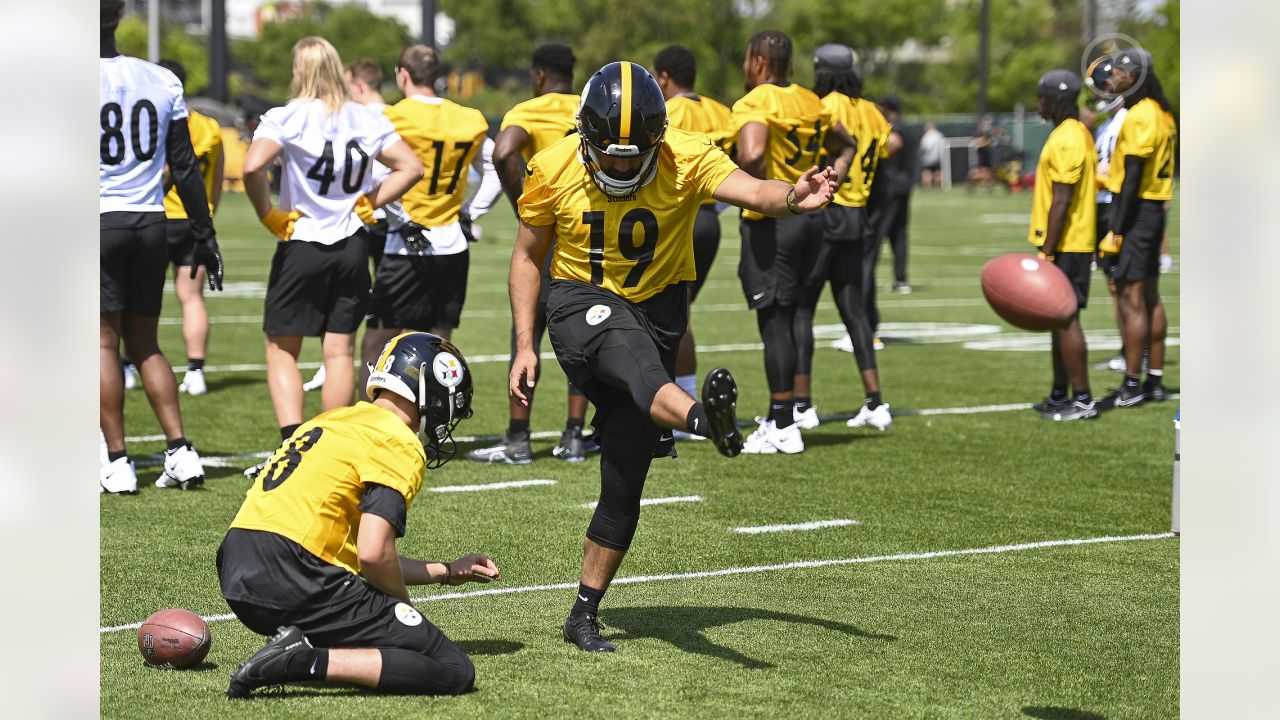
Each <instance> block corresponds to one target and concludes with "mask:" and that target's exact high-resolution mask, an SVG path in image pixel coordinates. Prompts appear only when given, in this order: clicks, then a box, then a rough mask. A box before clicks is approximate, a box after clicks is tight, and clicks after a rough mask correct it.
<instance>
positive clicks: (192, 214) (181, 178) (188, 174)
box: [164, 118, 214, 245]
mask: <svg viewBox="0 0 1280 720" xmlns="http://www.w3.org/2000/svg"><path fill="white" fill-rule="evenodd" d="M164 143H165V152H166V153H167V154H166V158H167V159H168V161H169V178H170V180H171V182H173V184H174V186H175V187H176V188H178V197H180V198H182V206H183V207H185V208H186V210H187V217H188V218H189V220H190V222H191V234H192V235H194V236H195V239H196V241H197V242H200V243H204V244H206V245H207V244H209V243H210V242H212V241H213V237H214V236H213V221H212V220H211V219H210V218H209V194H208V193H206V192H205V189H204V178H202V177H200V167H199V165H198V164H197V163H196V151H195V149H194V148H192V147H191V130H190V128H188V127H187V119H186V118H182V119H181V120H175V121H173V122H171V123H169V134H168V135H167V136H166V137H165V140H164Z"/></svg>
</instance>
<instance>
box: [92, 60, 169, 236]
mask: <svg viewBox="0 0 1280 720" xmlns="http://www.w3.org/2000/svg"><path fill="white" fill-rule="evenodd" d="M98 68H99V73H98V90H99V99H100V103H101V109H100V111H99V130H100V132H99V136H98V137H99V154H98V198H99V200H98V211H99V212H104V213H105V212H121V211H124V212H163V211H164V188H163V186H162V183H161V178H162V176H163V172H164V164H165V139H166V138H167V137H168V136H169V125H170V123H173V122H176V121H179V120H182V119H183V118H185V117H187V104H186V102H185V101H184V100H183V99H182V83H180V82H178V78H177V77H176V76H175V75H174V74H173V73H171V72H169V71H168V70H165V69H164V68H162V67H160V66H159V65H152V64H151V63H149V62H146V61H143V60H139V59H137V58H132V57H127V56H124V55H117V56H115V57H110V58H101V59H100V60H99V61H98Z"/></svg>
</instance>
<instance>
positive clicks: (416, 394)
mask: <svg viewBox="0 0 1280 720" xmlns="http://www.w3.org/2000/svg"><path fill="white" fill-rule="evenodd" d="M365 388H366V392H368V393H369V395H370V396H371V397H372V396H373V394H374V392H375V391H377V390H386V391H388V392H391V393H394V394H396V395H399V396H400V397H403V398H404V399H406V400H409V401H410V402H412V403H413V404H414V405H415V406H416V407H417V410H418V438H419V440H421V441H422V444H423V446H424V447H426V449H427V454H428V455H429V456H430V458H431V462H430V463H428V467H439V466H440V465H443V464H444V463H445V462H447V461H448V460H449V458H451V457H453V452H452V446H453V439H452V433H453V429H454V428H455V427H457V424H458V423H459V422H460V421H462V420H464V419H466V418H468V417H471V397H472V392H473V385H472V379H471V370H470V368H469V367H468V366H467V363H466V360H465V359H464V358H463V356H462V353H461V352H460V351H459V350H458V348H457V347H455V346H454V345H453V343H451V342H449V341H448V340H445V339H444V338H441V337H439V336H437V335H432V334H431V333H423V332H414V333H404V334H402V335H399V336H397V337H395V338H392V339H391V341H390V342H388V343H387V345H386V346H385V347H384V348H383V350H382V353H381V355H379V357H378V360H377V362H376V363H374V365H373V366H372V371H371V372H370V375H369V381H368V383H367V384H366V385H365ZM446 442H447V443H448V445H449V448H448V449H446V448H445V447H443V445H442V443H446Z"/></svg>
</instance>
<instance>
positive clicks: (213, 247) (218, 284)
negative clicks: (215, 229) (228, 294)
mask: <svg viewBox="0 0 1280 720" xmlns="http://www.w3.org/2000/svg"><path fill="white" fill-rule="evenodd" d="M193 260H194V262H192V263H191V279H192V280H195V279H196V274H197V273H198V272H199V268H202V267H203V268H204V269H205V272H206V273H208V279H209V289H210V290H221V289H222V253H221V252H219V251H218V241H217V240H215V239H213V238H209V242H208V243H199V242H198V243H196V247H195V254H194V256H193Z"/></svg>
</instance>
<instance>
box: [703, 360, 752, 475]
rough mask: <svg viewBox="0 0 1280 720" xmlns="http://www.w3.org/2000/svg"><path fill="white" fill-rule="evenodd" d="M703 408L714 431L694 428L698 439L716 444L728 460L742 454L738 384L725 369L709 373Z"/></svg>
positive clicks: (704, 388) (704, 390) (704, 383)
mask: <svg viewBox="0 0 1280 720" xmlns="http://www.w3.org/2000/svg"><path fill="white" fill-rule="evenodd" d="M702 407H703V408H705V409H706V411H707V420H709V421H710V423H711V427H710V428H708V429H707V431H706V432H703V431H702V429H701V428H691V431H692V432H693V433H694V434H695V435H705V436H706V437H709V438H711V440H712V442H714V443H715V444H716V449H717V450H719V451H720V454H721V455H724V456H725V457H734V456H736V455H738V454H739V453H741V452H742V431H741V430H739V429H738V412H737V410H738V383H737V382H735V381H734V379H733V375H731V374H730V373H729V371H728V370H726V369H724V368H716V369H715V370H712V371H711V372H709V373H707V379H706V380H705V381H704V382H703V383H702Z"/></svg>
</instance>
